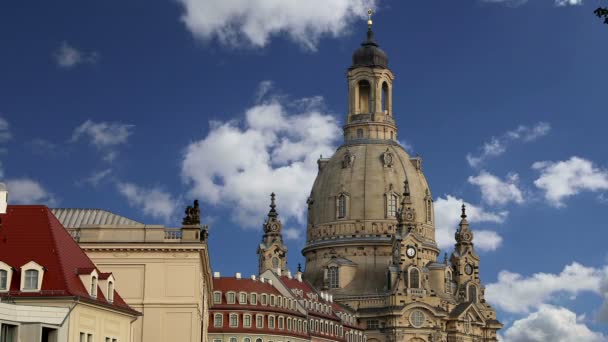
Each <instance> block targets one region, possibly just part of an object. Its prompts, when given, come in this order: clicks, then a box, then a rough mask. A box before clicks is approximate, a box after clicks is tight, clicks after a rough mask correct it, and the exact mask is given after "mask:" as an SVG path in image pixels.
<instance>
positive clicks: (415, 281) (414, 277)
mask: <svg viewBox="0 0 608 342" xmlns="http://www.w3.org/2000/svg"><path fill="white" fill-rule="evenodd" d="M410 288H412V289H418V288H420V271H418V269H417V268H412V269H411V270H410Z"/></svg>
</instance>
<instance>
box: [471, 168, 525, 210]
mask: <svg viewBox="0 0 608 342" xmlns="http://www.w3.org/2000/svg"><path fill="white" fill-rule="evenodd" d="M518 181H519V176H518V175H517V174H516V173H513V174H509V175H508V176H507V178H506V180H502V179H500V178H498V177H496V176H494V175H493V174H491V173H489V172H487V171H481V172H480V173H479V175H477V176H475V177H473V176H471V177H469V183H471V184H473V185H477V186H479V189H480V190H481V197H482V198H483V200H484V202H486V203H488V204H490V205H496V204H498V205H505V204H507V203H509V202H515V203H517V204H522V203H523V202H524V196H523V193H522V191H521V190H520V189H519V187H518V185H517V183H518Z"/></svg>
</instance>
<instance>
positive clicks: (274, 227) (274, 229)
mask: <svg viewBox="0 0 608 342" xmlns="http://www.w3.org/2000/svg"><path fill="white" fill-rule="evenodd" d="M270 229H271V230H272V231H273V232H276V231H277V229H279V226H277V225H276V224H274V223H273V224H272V226H270Z"/></svg>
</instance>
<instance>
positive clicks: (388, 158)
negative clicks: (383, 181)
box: [382, 148, 395, 167]
mask: <svg viewBox="0 0 608 342" xmlns="http://www.w3.org/2000/svg"><path fill="white" fill-rule="evenodd" d="M394 159H395V158H394V156H393V154H392V153H391V152H389V150H388V148H387V149H386V151H385V152H384V153H382V163H384V167H393V164H394Z"/></svg>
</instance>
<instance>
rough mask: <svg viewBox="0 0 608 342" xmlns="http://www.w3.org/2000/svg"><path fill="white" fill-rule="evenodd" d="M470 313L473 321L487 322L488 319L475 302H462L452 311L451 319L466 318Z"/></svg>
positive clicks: (459, 319)
mask: <svg viewBox="0 0 608 342" xmlns="http://www.w3.org/2000/svg"><path fill="white" fill-rule="evenodd" d="M467 315H469V316H470V317H471V318H472V320H471V321H472V322H473V323H478V324H483V325H485V324H486V320H485V319H484V318H483V315H482V314H481V312H480V311H479V309H477V306H476V305H475V303H473V302H466V303H460V304H458V305H456V307H455V308H454V309H453V310H452V312H450V319H452V320H458V321H461V320H464V319H465V317H467Z"/></svg>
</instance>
